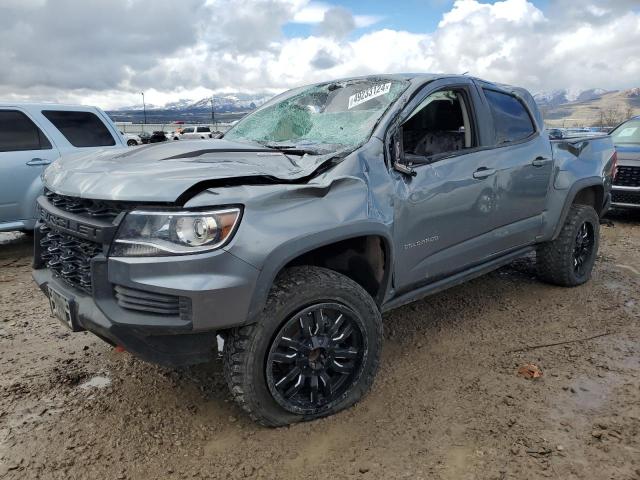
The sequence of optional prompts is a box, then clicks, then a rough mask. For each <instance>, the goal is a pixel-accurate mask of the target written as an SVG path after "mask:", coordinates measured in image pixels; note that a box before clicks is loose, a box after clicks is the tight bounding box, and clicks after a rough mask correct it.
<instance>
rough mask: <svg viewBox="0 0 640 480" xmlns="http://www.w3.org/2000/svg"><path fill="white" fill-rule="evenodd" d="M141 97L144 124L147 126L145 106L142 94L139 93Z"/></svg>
mask: <svg viewBox="0 0 640 480" xmlns="http://www.w3.org/2000/svg"><path fill="white" fill-rule="evenodd" d="M140 95H142V111H143V112H144V124H145V125H146V124H147V106H146V105H145V103H144V92H140Z"/></svg>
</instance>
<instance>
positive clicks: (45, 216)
mask: <svg viewBox="0 0 640 480" xmlns="http://www.w3.org/2000/svg"><path fill="white" fill-rule="evenodd" d="M40 218H41V219H42V220H43V221H44V222H45V223H47V224H49V225H52V226H54V227H56V228H59V229H61V230H65V231H67V232H69V233H72V234H74V235H76V236H78V237H81V238H86V239H87V240H93V241H96V242H97V241H101V240H102V235H101V234H102V229H100V228H96V227H94V226H91V225H87V224H84V223H81V222H77V221H75V220H72V219H70V218H64V217H61V216H59V215H56V214H54V213H51V212H49V211H47V210H45V209H44V208H42V207H41V208H40Z"/></svg>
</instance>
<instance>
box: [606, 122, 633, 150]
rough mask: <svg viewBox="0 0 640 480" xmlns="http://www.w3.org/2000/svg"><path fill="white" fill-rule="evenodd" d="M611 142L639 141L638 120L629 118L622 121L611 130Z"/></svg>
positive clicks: (617, 143)
mask: <svg viewBox="0 0 640 480" xmlns="http://www.w3.org/2000/svg"><path fill="white" fill-rule="evenodd" d="M611 136H612V137H613V143H614V144H616V145H620V144H622V143H640V120H629V121H628V122H625V123H623V124H622V125H620V126H619V127H618V128H616V129H615V130H614V131H613V132H611Z"/></svg>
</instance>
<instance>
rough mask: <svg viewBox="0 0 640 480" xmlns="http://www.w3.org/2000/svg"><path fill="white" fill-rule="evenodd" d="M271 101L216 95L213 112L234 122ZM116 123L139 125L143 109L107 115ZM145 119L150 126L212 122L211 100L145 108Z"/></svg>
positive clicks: (264, 97)
mask: <svg viewBox="0 0 640 480" xmlns="http://www.w3.org/2000/svg"><path fill="white" fill-rule="evenodd" d="M271 97H272V95H270V94H259V95H256V94H247V93H234V94H229V95H215V96H214V97H213V110H214V113H215V116H216V121H222V122H224V121H234V120H237V119H239V118H241V117H242V116H243V115H246V114H247V113H249V112H251V111H253V110H255V109H256V108H258V107H259V106H261V105H262V104H263V103H265V102H266V101H267V100H269V99H270V98H271ZM107 113H108V114H109V116H110V117H111V118H112V119H113V120H114V121H117V122H133V123H140V122H142V121H143V120H144V118H145V117H144V114H143V109H142V105H135V106H133V107H125V108H119V109H117V110H112V111H109V112H107ZM146 119H147V121H148V122H149V123H165V122H169V123H170V122H175V121H183V122H189V123H194V122H203V123H209V122H211V121H212V115H211V97H205V98H201V99H200V100H197V101H194V100H193V99H184V98H183V99H180V100H176V101H174V102H169V103H167V104H166V105H150V104H147V106H146Z"/></svg>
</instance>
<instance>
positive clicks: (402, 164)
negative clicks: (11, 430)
mask: <svg viewBox="0 0 640 480" xmlns="http://www.w3.org/2000/svg"><path fill="white" fill-rule="evenodd" d="M614 169H615V152H614V149H613V145H612V142H611V139H610V138H609V137H606V136H605V137H601V138H588V139H586V138H585V139H572V140H571V141H553V142H550V141H549V139H548V137H547V135H546V133H545V131H544V129H543V121H542V118H541V115H540V113H539V111H538V109H537V108H536V105H535V104H534V101H533V99H532V97H531V95H530V94H529V93H527V92H526V91H525V90H522V89H519V88H514V87H509V86H505V85H497V84H493V83H488V82H485V81H482V80H479V79H475V78H469V77H466V76H450V75H426V74H424V75H422V74H421V75H415V74H411V75H379V76H371V77H362V78H352V79H345V80H337V81H332V82H326V83H321V84H316V85H312V86H307V87H301V88H297V89H294V90H291V91H289V92H286V93H284V94H282V95H280V96H278V97H276V98H274V99H272V100H271V101H270V102H268V103H267V104H265V105H264V106H262V107H261V108H260V109H258V110H257V111H255V112H254V113H252V114H251V115H248V116H247V117H245V118H244V119H243V120H241V121H240V122H239V123H238V124H237V125H235V126H234V127H233V128H232V129H231V130H230V131H229V132H227V133H226V135H224V138H221V139H212V140H205V141H201V142H171V143H168V144H162V145H150V146H147V147H141V148H139V149H133V150H127V151H124V152H120V153H114V152H108V151H105V152H102V153H95V152H92V153H88V154H84V155H75V156H69V157H67V158H63V159H62V160H61V161H59V162H56V163H55V164H53V165H52V166H50V167H49V168H48V169H47V170H46V172H45V175H44V182H45V188H46V189H45V194H44V195H43V196H42V197H40V198H39V200H38V204H39V211H40V221H39V226H38V229H37V232H36V235H35V259H34V271H33V276H34V278H35V280H36V282H37V283H38V285H39V286H40V288H41V289H42V290H43V291H44V293H45V294H46V295H47V296H48V297H49V300H50V304H51V309H52V311H53V313H54V314H55V315H56V316H57V317H58V318H59V319H60V320H61V321H62V322H63V323H64V324H66V325H67V326H68V327H70V328H71V329H72V330H75V331H80V330H88V331H91V332H93V333H94V334H96V335H97V336H99V337H100V338H102V339H104V340H106V341H107V342H109V343H111V344H113V345H119V346H122V347H124V348H125V349H126V350H128V351H130V352H132V353H134V354H136V355H138V356H139V357H141V358H143V359H145V360H148V361H153V362H158V363H162V364H166V365H184V364H193V363H198V362H206V361H208V360H210V359H212V358H214V357H215V354H216V336H217V335H220V336H221V337H222V338H223V339H224V349H223V358H224V370H225V375H226V378H227V381H228V384H229V388H230V390H231V392H232V395H233V397H234V398H235V399H236V400H237V402H238V403H239V404H240V405H241V406H242V408H244V409H245V410H246V411H247V412H248V413H249V414H251V416H252V417H253V418H254V419H255V420H256V421H258V422H260V423H262V424H264V425H269V426H278V425H285V424H289V423H292V422H297V421H300V420H310V419H314V418H318V417H322V416H325V415H329V414H332V413H335V412H337V411H339V410H341V409H344V408H346V407H349V406H350V405H353V404H354V403H355V402H356V401H358V400H359V399H360V398H361V397H362V396H363V395H364V394H365V393H366V392H367V391H368V390H369V389H370V387H371V384H372V382H373V379H374V376H375V374H376V370H377V368H378V362H379V358H380V350H381V343H382V314H383V313H384V312H387V311H389V310H391V309H393V308H396V307H399V306H401V305H404V304H407V303H409V302H412V301H414V300H416V299H418V298H421V297H424V296H426V295H429V294H432V293H434V292H437V291H440V290H443V289H445V288H447V287H450V286H453V285H456V284H459V283H461V282H463V281H465V280H468V279H471V278H474V277H477V276H479V275H482V274H484V273H487V272H489V271H491V270H494V269H496V268H498V267H500V266H502V265H505V264H507V263H509V262H511V261H512V260H514V259H516V258H518V257H521V256H523V255H527V254H529V253H531V252H537V257H536V258H537V264H538V267H539V272H540V277H541V278H542V279H543V280H545V281H548V282H551V283H553V284H556V285H561V286H575V285H580V284H582V283H583V282H586V281H587V280H588V279H589V277H590V275H591V270H592V267H593V264H594V261H595V258H596V253H597V250H598V238H599V217H600V216H601V215H602V214H604V213H605V212H606V210H607V208H608V205H609V202H610V189H611V181H612V173H613V171H614Z"/></svg>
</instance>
